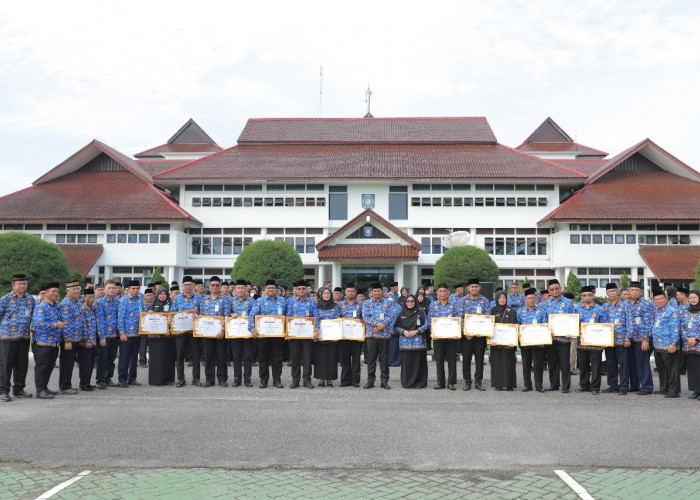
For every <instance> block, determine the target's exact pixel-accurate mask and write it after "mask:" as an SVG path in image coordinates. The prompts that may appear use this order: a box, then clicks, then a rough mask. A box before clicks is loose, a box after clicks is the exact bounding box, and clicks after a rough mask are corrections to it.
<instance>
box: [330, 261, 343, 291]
mask: <svg viewBox="0 0 700 500" xmlns="http://www.w3.org/2000/svg"><path fill="white" fill-rule="evenodd" d="M342 267H343V266H341V265H340V262H333V265H332V266H331V273H332V278H331V286H332V287H334V288H335V287H336V286H340V287H342V286H343V283H342V281H343V274H342Z"/></svg>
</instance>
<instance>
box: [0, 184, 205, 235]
mask: <svg viewBox="0 0 700 500" xmlns="http://www.w3.org/2000/svg"><path fill="white" fill-rule="evenodd" d="M0 219H1V220H6V221H42V220H43V221H99V220H108V221H158V220H163V221H182V222H190V223H194V224H196V225H200V222H199V221H197V219H195V218H193V217H192V216H191V215H190V214H188V213H187V212H185V211H184V210H183V209H182V208H180V207H179V206H178V205H177V203H176V202H175V201H174V200H173V199H172V198H169V197H168V196H166V195H165V194H164V193H162V192H161V191H159V190H158V189H157V188H156V187H155V186H154V185H153V184H150V183H147V182H144V181H142V180H141V179H139V178H138V177H136V176H134V175H132V174H131V173H130V172H126V171H121V172H74V173H72V174H67V175H63V176H61V177H58V178H56V179H54V180H51V181H47V182H42V183H41V184H36V185H34V186H31V187H29V188H26V189H23V190H21V191H17V192H15V193H12V194H9V195H7V196H3V197H2V198H0Z"/></svg>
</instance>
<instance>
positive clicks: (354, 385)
mask: <svg viewBox="0 0 700 500" xmlns="http://www.w3.org/2000/svg"><path fill="white" fill-rule="evenodd" d="M352 386H353V387H360V383H359V382H358V383H356V384H352Z"/></svg>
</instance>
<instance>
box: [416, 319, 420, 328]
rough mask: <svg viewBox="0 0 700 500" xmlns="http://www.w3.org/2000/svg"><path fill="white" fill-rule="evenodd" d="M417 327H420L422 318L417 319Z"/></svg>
mask: <svg viewBox="0 0 700 500" xmlns="http://www.w3.org/2000/svg"><path fill="white" fill-rule="evenodd" d="M416 326H420V318H417V319H416Z"/></svg>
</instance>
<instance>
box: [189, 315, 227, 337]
mask: <svg viewBox="0 0 700 500" xmlns="http://www.w3.org/2000/svg"><path fill="white" fill-rule="evenodd" d="M223 331H224V318H223V317H221V316H204V315H202V316H200V315H198V314H197V315H195V317H194V330H193V331H192V336H193V337H204V338H216V336H217V335H218V334H220V333H221V332H223Z"/></svg>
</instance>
